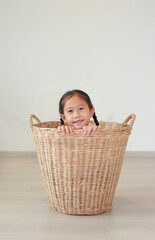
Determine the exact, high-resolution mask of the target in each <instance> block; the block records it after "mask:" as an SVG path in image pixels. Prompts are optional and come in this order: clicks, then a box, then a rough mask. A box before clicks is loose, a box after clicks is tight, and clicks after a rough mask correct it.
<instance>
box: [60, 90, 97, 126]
mask: <svg viewBox="0 0 155 240" xmlns="http://www.w3.org/2000/svg"><path fill="white" fill-rule="evenodd" d="M75 94H76V95H78V96H79V97H81V98H82V99H84V100H85V101H86V103H87V104H88V107H89V108H90V109H92V108H93V104H92V102H91V99H90V97H89V96H88V94H87V93H85V92H84V91H82V90H78V89H75V90H72V91H68V92H66V93H65V94H64V95H63V96H62V97H61V99H60V101H59V113H60V114H63V113H64V111H63V110H64V105H65V103H66V102H67V101H68V100H69V99H70V98H71V97H73V96H74V95H75ZM93 119H94V122H95V124H96V126H99V122H98V120H97V116H96V114H95V113H94V114H93ZM60 121H61V125H64V121H63V119H62V118H60Z"/></svg>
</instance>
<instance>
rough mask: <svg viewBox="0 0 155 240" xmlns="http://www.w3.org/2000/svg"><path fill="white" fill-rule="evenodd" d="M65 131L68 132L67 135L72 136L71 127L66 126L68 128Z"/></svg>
mask: <svg viewBox="0 0 155 240" xmlns="http://www.w3.org/2000/svg"><path fill="white" fill-rule="evenodd" d="M65 131H66V134H67V135H70V127H68V126H66V127H65Z"/></svg>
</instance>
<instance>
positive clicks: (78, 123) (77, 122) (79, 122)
mask: <svg viewBox="0 0 155 240" xmlns="http://www.w3.org/2000/svg"><path fill="white" fill-rule="evenodd" d="M82 122H83V120H78V121H75V122H74V124H77V125H80V124H81V123H82Z"/></svg>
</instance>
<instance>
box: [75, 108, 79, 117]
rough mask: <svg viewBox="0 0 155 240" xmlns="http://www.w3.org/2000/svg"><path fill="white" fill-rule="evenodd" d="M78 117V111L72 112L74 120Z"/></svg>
mask: <svg viewBox="0 0 155 240" xmlns="http://www.w3.org/2000/svg"><path fill="white" fill-rule="evenodd" d="M78 116H79V111H78V110H75V111H74V117H75V118H76V117H78Z"/></svg>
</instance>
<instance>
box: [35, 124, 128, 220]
mask: <svg viewBox="0 0 155 240" xmlns="http://www.w3.org/2000/svg"><path fill="white" fill-rule="evenodd" d="M100 124H101V130H100V131H99V132H97V133H96V134H95V135H94V136H92V137H86V136H84V134H83V131H82V130H78V131H75V134H74V135H71V136H66V135H62V133H59V132H58V130H57V126H58V125H59V122H44V123H41V122H40V123H38V124H33V125H32V126H31V128H32V132H33V135H34V140H35V146H36V151H37V156H38V159H39V163H40V168H41V172H42V176H43V180H44V184H45V188H46V192H47V196H48V200H49V203H50V205H51V207H52V208H54V209H56V210H57V211H59V212H62V213H67V214H78V215H85V214H87V215H94V214H100V213H103V212H106V211H108V210H109V209H110V208H111V207H112V202H113V198H114V193H115V190H116V186H117V183H118V180H119V176H120V171H121V167H122V162H123V158H124V154H125V150H126V145H127V141H128V137H129V134H130V132H131V129H132V127H131V126H130V125H128V124H126V123H123V124H119V123H114V122H100Z"/></svg>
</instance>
